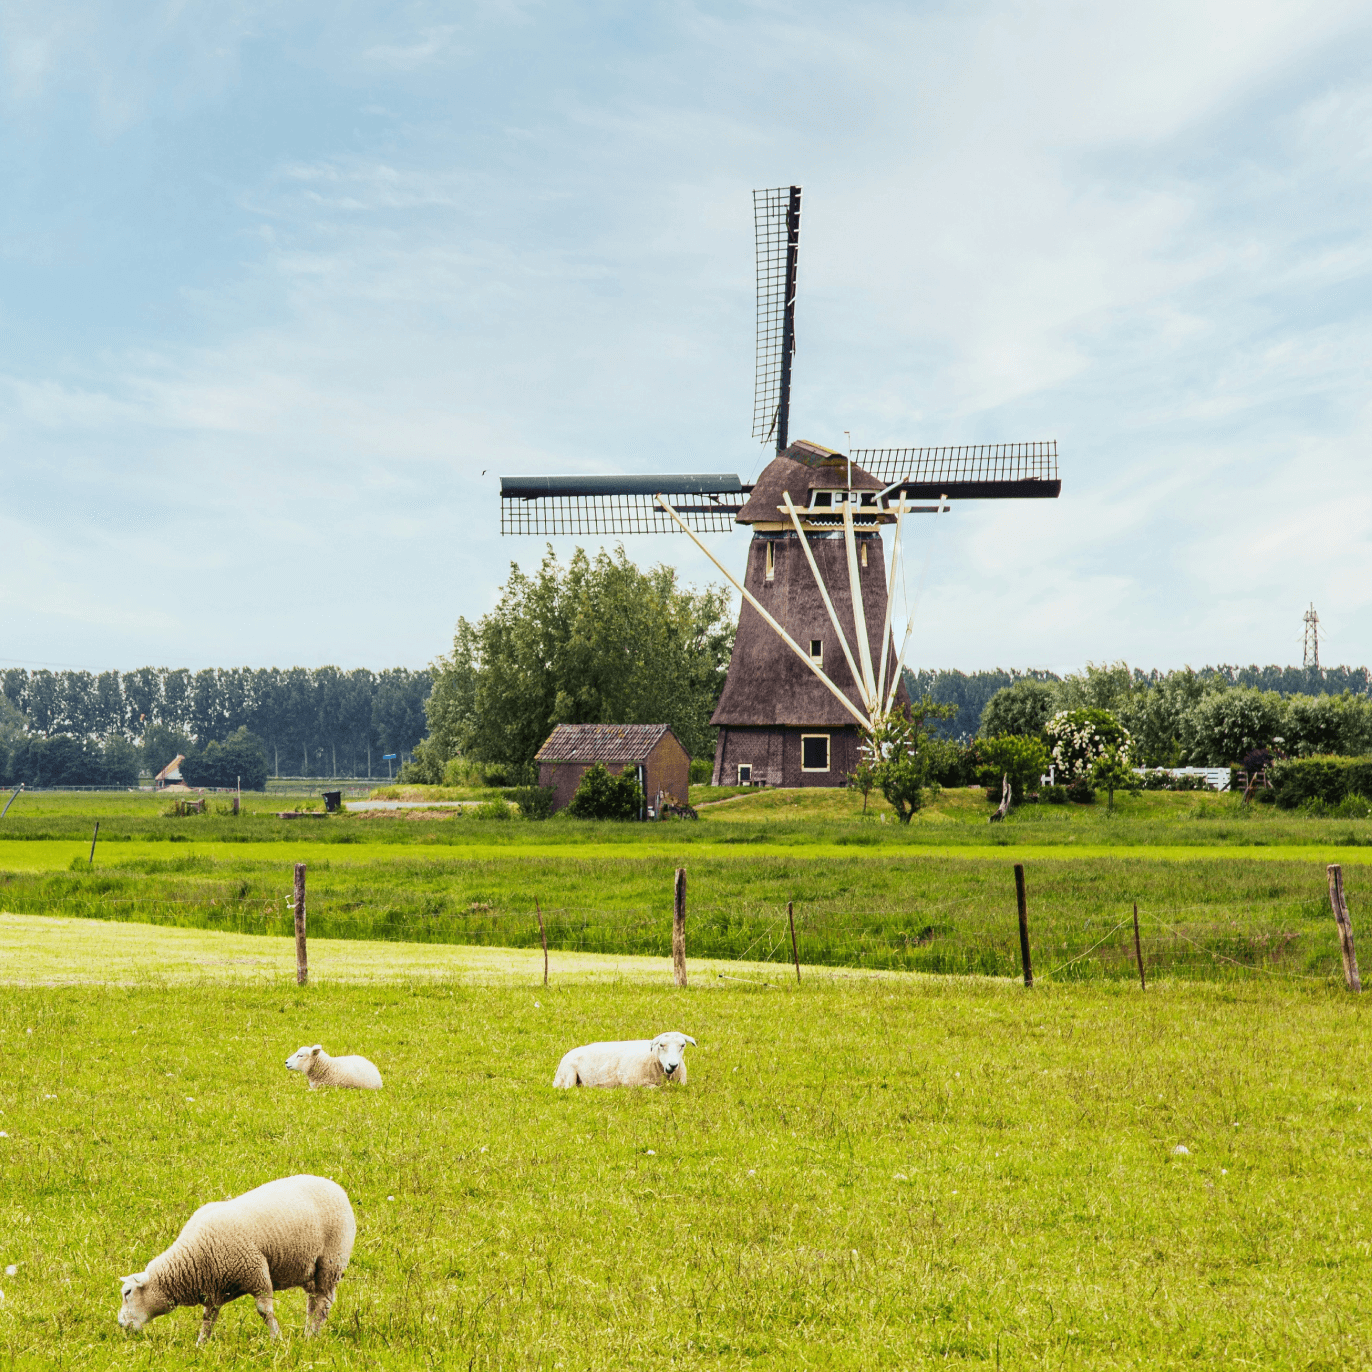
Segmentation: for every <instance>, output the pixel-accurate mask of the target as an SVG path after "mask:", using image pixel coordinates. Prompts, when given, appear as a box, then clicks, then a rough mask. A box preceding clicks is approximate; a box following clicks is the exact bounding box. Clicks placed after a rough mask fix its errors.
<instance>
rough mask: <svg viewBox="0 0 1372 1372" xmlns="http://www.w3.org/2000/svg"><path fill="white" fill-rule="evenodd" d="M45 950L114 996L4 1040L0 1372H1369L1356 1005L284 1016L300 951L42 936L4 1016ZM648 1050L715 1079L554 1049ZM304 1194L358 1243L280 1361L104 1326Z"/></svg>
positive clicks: (379, 995)
mask: <svg viewBox="0 0 1372 1372" xmlns="http://www.w3.org/2000/svg"><path fill="white" fill-rule="evenodd" d="M54 937H59V938H61V939H62V941H63V945H64V947H63V952H64V957H63V959H62V964H61V965H62V966H63V967H65V968H67V969H68V970H74V971H75V972H77V973H79V974H80V975H82V976H85V977H96V978H98V977H100V976H102V975H104V976H109V975H110V968H111V966H112V956H113V947H112V943H111V940H118V941H120V942H122V943H123V945H124V947H123V951H122V954H121V956H122V958H123V959H124V961H122V962H120V963H119V964H118V977H117V981H118V983H119V984H98V983H95V984H85V985H79V986H59V987H51V988H36V987H33V986H28V987H16V986H10V987H9V988H7V990H6V992H5V995H4V997H3V999H2V1000H0V1039H2V1041H3V1044H4V1058H5V1064H6V1066H5V1072H4V1074H3V1077H2V1078H0V1110H3V1112H4V1113H3V1115H2V1116H0V1123H2V1124H3V1129H4V1133H5V1134H6V1136H7V1137H5V1138H3V1139H0V1148H3V1150H4V1151H3V1154H2V1155H0V1156H3V1157H4V1172H3V1177H4V1181H3V1196H2V1198H0V1214H3V1217H4V1224H3V1230H0V1233H2V1234H3V1238H2V1239H0V1246H2V1247H3V1252H0V1262H3V1263H5V1264H13V1265H14V1266H15V1267H16V1268H17V1271H16V1273H15V1275H13V1276H6V1277H5V1278H4V1279H3V1283H2V1284H3V1289H4V1292H5V1299H4V1301H3V1303H0V1350H3V1354H4V1357H5V1359H6V1364H7V1365H8V1366H13V1367H19V1368H27V1367H71V1368H78V1367H79V1368H86V1367H121V1368H123V1367H127V1368H139V1367H157V1368H168V1367H170V1368H175V1367H182V1366H187V1367H189V1366H195V1367H225V1368H238V1367H259V1366H263V1365H267V1364H270V1365H271V1366H275V1367H325V1368H380V1367H387V1368H389V1367H397V1368H409V1367H444V1368H446V1367H453V1368H466V1367H511V1368H514V1367H520V1368H523V1367H538V1368H549V1369H552V1368H557V1367H562V1368H567V1369H572V1368H606V1369H609V1368H659V1367H663V1366H667V1365H672V1366H680V1367H758V1368H762V1367H775V1368H793V1367H851V1368H869V1367H892V1368H897V1367H910V1366H915V1365H923V1364H925V1363H930V1362H938V1363H940V1364H951V1365H958V1366H963V1365H967V1366H977V1367H988V1368H989V1367H993V1366H996V1365H1000V1366H1004V1367H1007V1368H1009V1367H1037V1366H1041V1365H1051V1366H1055V1367H1058V1366H1061V1367H1143V1366H1148V1367H1183V1366H1184V1367H1196V1366H1219V1365H1225V1366H1264V1367H1292V1368H1311V1367H1318V1368H1334V1367H1340V1368H1342V1367H1357V1366H1366V1365H1368V1364H1369V1362H1372V1335H1370V1334H1369V1332H1368V1331H1369V1325H1368V1322H1367V1321H1366V1320H1365V1319H1364V1318H1363V1316H1362V1311H1363V1309H1364V1307H1365V1306H1366V1304H1367V1300H1368V1297H1369V1295H1372V1206H1369V1202H1368V1199H1367V1198H1368V1194H1369V1182H1370V1181H1372V1129H1370V1128H1369V1125H1372V1108H1369V1101H1370V1100H1372V1097H1369V1093H1368V1089H1367V1044H1368V1035H1367V1030H1368V1011H1367V1010H1366V1008H1365V1004H1364V1002H1363V1001H1362V1000H1361V999H1360V998H1354V997H1351V996H1348V995H1346V994H1343V993H1339V992H1331V991H1329V990H1327V989H1325V988H1323V987H1308V986H1306V985H1304V984H1302V985H1299V986H1290V985H1286V984H1282V985H1277V986H1274V985H1269V984H1262V985H1255V986H1249V985H1232V984H1229V985H1214V984H1209V985H1206V984H1189V983H1184V982H1175V981H1163V982H1161V983H1159V984H1157V985H1155V986H1153V987H1150V989H1149V990H1148V992H1146V993H1143V992H1140V991H1139V990H1138V989H1137V987H1136V986H1131V985H1127V984H1095V985H1072V986H1064V987H1054V986H1052V985H1051V984H1050V985H1046V986H1043V987H1038V988H1035V990H1034V991H1032V992H1025V991H1024V990H1023V988H1021V987H1019V986H1017V985H1015V984H1014V983H1012V982H1009V981H997V980H988V979H983V978H928V977H918V976H916V977H911V976H889V977H874V978H865V979H863V978H858V979H854V978H852V977H842V978H835V977H834V976H832V975H830V976H827V977H826V976H825V975H824V974H822V973H816V974H814V975H813V976H809V975H807V980H806V981H805V982H804V983H803V984H802V985H801V986H800V988H799V989H797V988H796V987H795V986H794V984H793V983H789V982H786V981H785V980H780V981H777V982H776V984H775V985H773V986H771V987H763V986H761V985H760V984H756V983H750V982H743V981H728V982H724V981H720V980H719V979H718V978H717V977H711V976H709V975H702V974H701V972H700V969H699V968H698V967H694V968H693V982H692V985H691V986H690V987H688V989H687V990H685V991H678V990H676V989H674V988H672V987H670V986H669V985H667V984H666V983H667V981H668V972H667V967H666V964H665V963H662V962H659V963H656V964H650V963H646V962H629V963H626V964H625V965H624V966H623V971H622V973H621V974H619V975H615V974H613V972H609V971H608V970H607V969H609V968H611V967H612V966H613V964H611V963H609V962H607V961H605V960H601V961H598V962H595V963H594V965H593V966H583V965H581V963H580V962H579V961H578V960H577V959H574V958H568V959H567V960H566V961H565V963H564V964H563V965H561V966H559V965H558V963H557V962H556V961H555V962H554V974H553V979H552V984H551V985H550V986H549V987H548V988H546V989H545V988H543V987H542V986H541V985H540V984H539V982H538V977H539V976H540V975H541V959H528V958H525V960H524V962H523V963H520V964H513V963H512V964H509V965H506V966H500V965H497V964H493V963H491V962H490V960H489V956H490V955H489V954H488V953H487V952H486V951H485V950H468V949H454V948H443V949H432V950H429V951H428V952H427V953H421V954H412V953H408V952H406V953H404V954H403V957H404V958H406V959H412V958H414V957H415V956H423V957H425V958H427V959H428V964H426V965H422V966H421V965H420V964H419V963H417V962H414V961H410V962H408V963H405V962H398V961H395V960H394V959H396V957H397V950H396V949H395V948H394V947H393V946H391V945H380V946H378V945H364V944H356V945H353V946H352V947H351V949H350V950H347V951H348V952H349V957H350V958H351V961H350V962H349V963H348V965H347V966H346V967H345V966H339V967H337V968H335V969H333V974H332V975H331V972H330V971H329V970H326V964H325V963H324V962H323V961H321V964H320V971H319V974H318V984H315V985H311V986H310V987H308V988H305V989H303V990H299V989H297V988H296V987H295V986H294V985H293V984H292V983H291V982H290V981H289V980H288V979H287V978H286V977H285V976H283V975H282V971H283V970H284V969H285V968H288V967H289V965H290V952H289V945H288V944H286V943H285V942H284V941H283V940H267V939H260V938H259V939H247V938H237V937H235V936H232V935H218V934H211V933H200V932H186V931H179V930H160V929H143V930H141V931H139V930H135V929H133V928H124V927H121V928H113V927H111V926H108V925H102V924H96V925H89V924H86V923H84V922H80V921H51V920H40V919H27V920H26V919H23V918H12V919H9V920H6V921H3V922H0V941H3V946H4V949H5V952H6V961H5V967H6V969H7V975H8V973H9V969H11V968H14V967H19V968H21V969H22V970H23V971H25V972H26V973H28V974H32V973H34V972H39V973H41V972H42V970H43V969H44V968H45V967H47V968H49V969H51V967H52V965H53V958H54V950H53V947H52V943H53V939H54ZM102 940H103V941H102ZM88 942H89V946H87V945H88ZM264 946H265V947H266V948H268V949H270V950H273V951H272V953H271V956H272V957H274V958H275V959H276V963H275V966H268V967H266V968H264V969H263V968H259V969H256V970H255V971H253V972H252V973H251V976H250V978H245V975H244V969H243V968H242V966H241V965H239V964H238V963H236V961H235V959H236V958H237V957H239V956H249V957H250V956H252V954H251V952H249V953H247V954H243V953H242V949H243V948H245V947H246V948H248V949H249V950H251V949H252V948H262V947H264ZM188 956H190V957H191V958H192V960H194V959H196V958H199V960H200V961H199V964H198V965H197V966H195V967H194V968H193V969H192V974H193V980H191V981H190V982H187V981H186V980H185V977H186V975H187V962H186V959H187V957H188ZM520 956H523V955H520ZM373 960H375V963H376V968H377V970H378V971H379V973H380V979H370V978H369V974H368V972H367V970H366V968H367V964H368V963H369V962H372V961H373ZM388 960H390V961H388ZM439 964H441V965H439ZM753 970H757V969H753ZM764 970H765V969H764ZM809 971H810V969H807V974H808V973H809ZM607 975H608V976H609V979H608V980H607V979H606V977H607ZM666 1027H678V1028H681V1029H683V1030H684V1031H686V1032H688V1033H691V1034H693V1035H694V1036H695V1037H696V1038H698V1039H699V1041H700V1046H699V1048H698V1049H697V1050H695V1051H694V1052H693V1053H691V1055H690V1057H689V1065H690V1073H691V1080H690V1082H689V1084H688V1085H687V1086H686V1087H684V1088H668V1089H663V1090H647V1091H619V1092H598V1091H578V1092H571V1093H561V1092H556V1093H555V1092H554V1091H553V1090H552V1089H551V1087H550V1084H549V1083H550V1082H551V1078H552V1073H553V1070H554V1068H555V1066H556V1064H557V1059H558V1057H559V1056H560V1055H561V1053H562V1052H563V1051H564V1050H565V1049H566V1048H567V1047H569V1046H571V1045H573V1044H575V1043H578V1042H583V1041H587V1040H589V1039H594V1038H598V1037H612V1036H619V1035H631V1034H632V1035H637V1034H640V1033H643V1034H646V1033H649V1032H652V1031H655V1030H658V1029H662V1028H666ZM316 1041H322V1042H324V1043H325V1044H326V1046H329V1047H332V1048H335V1049H336V1050H337V1051H362V1052H365V1053H367V1054H368V1055H369V1056H371V1057H372V1058H373V1059H374V1060H375V1061H377V1063H378V1064H379V1065H380V1067H381V1069H382V1072H383V1074H384V1076H385V1078H386V1082H387V1085H386V1088H385V1090H384V1091H382V1092H381V1093H379V1094H376V1095H372V1094H370V1093H344V1092H337V1093H332V1094H326V1093H322V1092H314V1093H311V1092H308V1091H307V1090H306V1089H305V1086H304V1083H303V1082H302V1081H301V1080H300V1079H299V1078H297V1077H294V1076H292V1075H289V1074H287V1073H286V1072H285V1070H284V1068H283V1066H282V1064H283V1061H284V1059H285V1057H286V1055H287V1054H288V1053H289V1052H290V1051H291V1050H293V1049H294V1048H295V1047H297V1046H298V1045H299V1044H301V1043H306V1042H316ZM1178 1145H1181V1146H1183V1147H1185V1148H1186V1149H1187V1150H1189V1151H1188V1153H1187V1154H1185V1155H1177V1154H1175V1153H1174V1151H1173V1150H1174V1149H1175V1148H1176V1147H1177V1146H1178ZM294 1171H314V1172H318V1173H320V1174H323V1175H328V1176H332V1177H333V1178H335V1179H336V1180H338V1181H339V1182H340V1183H342V1184H343V1185H344V1186H345V1188H346V1189H347V1190H348V1191H349V1194H350V1195H351V1197H352V1200H353V1204H354V1207H355V1210H356V1213H357V1218H358V1243H357V1248H356V1252H355V1256H354V1260H353V1264H352V1267H351V1269H350V1271H349V1273H348V1275H347V1276H346V1277H345V1279H344V1281H343V1283H342V1285H341V1287H340V1295H339V1300H338V1303H337V1305H336V1306H335V1309H334V1312H333V1315H332V1317H331V1320H330V1322H329V1324H328V1325H327V1326H326V1331H325V1333H324V1335H323V1336H322V1337H321V1338H320V1339H319V1340H316V1341H314V1342H313V1343H307V1342H305V1341H304V1340H303V1339H302V1338H301V1336H300V1329H299V1326H300V1325H301V1323H302V1322H303V1297H302V1295H301V1294H300V1293H299V1292H292V1293H286V1294H285V1295H283V1296H282V1297H281V1298H280V1299H279V1301H278V1313H279V1314H280V1315H281V1319H282V1324H283V1327H285V1330H286V1335H285V1339H284V1340H283V1343H282V1345H281V1346H279V1347H278V1348H276V1349H272V1348H270V1347H269V1345H268V1344H267V1341H266V1338H265V1334H264V1332H263V1329H262V1327H261V1323H260V1321H259V1320H258V1318H257V1315H256V1313H255V1312H254V1311H253V1309H252V1305H251V1302H249V1301H238V1302H236V1303H235V1304H233V1305H231V1306H230V1307H229V1308H228V1309H227V1310H226V1312H225V1314H224V1316H223V1317H222V1318H221V1320H220V1322H219V1326H218V1329H217V1331H216V1335H215V1339H214V1342H213V1343H212V1344H211V1345H210V1346H209V1347H208V1348H207V1349H205V1350H202V1351H199V1352H197V1351H196V1350H195V1348H194V1338H195V1333H196V1330H197V1326H198V1313H197V1312H194V1311H191V1310H185V1309H183V1310H180V1311H177V1312H175V1313H173V1314H171V1315H169V1316H166V1317H164V1318H162V1319H160V1320H158V1321H156V1322H154V1323H153V1324H152V1325H150V1326H149V1328H148V1329H147V1331H145V1332H144V1333H143V1334H141V1335H133V1334H129V1333H126V1332H125V1331H123V1330H121V1329H120V1328H119V1327H118V1326H117V1324H116V1323H115V1316H116V1314H117V1310H118V1304H119V1298H118V1289H117V1286H116V1279H117V1278H118V1277H119V1276H121V1275H122V1274H123V1273H125V1272H129V1271H133V1270H136V1269H138V1268H140V1267H141V1266H142V1265H143V1264H145V1263H146V1262H147V1260H148V1259H149V1258H150V1257H152V1256H154V1255H155V1254H156V1253H157V1252H160V1251H161V1250H162V1249H163V1248H164V1247H165V1246H166V1245H167V1244H169V1243H170V1242H171V1240H172V1239H173V1238H174V1237H175V1234H176V1232H177V1230H178V1229H179V1227H180V1225H181V1224H182V1223H183V1222H184V1220H185V1219H186V1218H187V1217H188V1216H189V1214H190V1212H191V1211H192V1210H193V1209H194V1208H195V1207H196V1206H197V1205H198V1204H200V1203H202V1202H204V1201H206V1200H211V1199H217V1198H221V1197H223V1196H226V1195H230V1194H234V1193H237V1192H239V1191H242V1190H245V1189H247V1188H248V1187H251V1186H253V1185H256V1184H258V1183H259V1182H261V1181H263V1180H266V1179H268V1178H270V1177H273V1176H279V1175H285V1174H289V1173H290V1172H294Z"/></svg>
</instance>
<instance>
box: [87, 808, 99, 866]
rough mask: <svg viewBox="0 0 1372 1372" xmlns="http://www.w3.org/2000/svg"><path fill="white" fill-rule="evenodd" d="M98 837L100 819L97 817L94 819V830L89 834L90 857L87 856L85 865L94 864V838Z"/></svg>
mask: <svg viewBox="0 0 1372 1372" xmlns="http://www.w3.org/2000/svg"><path fill="white" fill-rule="evenodd" d="M99 837H100V821H99V820H98V819H97V820H96V821H95V832H94V833H93V834H92V835H91V855H90V857H88V858H87V859H86V866H87V867H93V866H94V865H95V840H96V839H98V838H99Z"/></svg>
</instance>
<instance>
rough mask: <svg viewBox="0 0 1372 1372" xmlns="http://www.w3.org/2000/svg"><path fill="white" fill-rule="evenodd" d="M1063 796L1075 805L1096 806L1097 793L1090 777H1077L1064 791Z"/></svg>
mask: <svg viewBox="0 0 1372 1372" xmlns="http://www.w3.org/2000/svg"><path fill="white" fill-rule="evenodd" d="M1063 794H1064V795H1065V796H1066V797H1067V799H1068V800H1070V801H1071V802H1072V804H1073V805H1094V804H1095V803H1096V793H1095V790H1094V789H1093V788H1092V786H1091V782H1090V779H1089V778H1088V777H1077V778H1076V779H1075V780H1073V781H1072V782H1071V783H1069V784H1068V785H1067V786H1066V787H1065V788H1064V790H1063Z"/></svg>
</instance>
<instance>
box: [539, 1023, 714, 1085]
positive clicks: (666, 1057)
mask: <svg viewBox="0 0 1372 1372" xmlns="http://www.w3.org/2000/svg"><path fill="white" fill-rule="evenodd" d="M688 1043H689V1044H690V1045H691V1047H692V1048H694V1047H695V1046H696V1041H695V1039H693V1038H692V1037H691V1036H690V1035H689V1034H678V1033H677V1032H676V1031H675V1030H673V1031H672V1032H670V1033H666V1034H659V1035H658V1036H657V1037H656V1038H655V1039H626V1040H624V1041H623V1042H621V1043H588V1044H586V1045H585V1046H584V1047H582V1048H573V1049H572V1051H571V1052H570V1053H568V1054H567V1055H566V1056H565V1057H564V1058H563V1059H562V1061H561V1062H560V1063H558V1066H557V1075H556V1076H555V1077H554V1078H553V1085H554V1086H660V1085H661V1084H662V1083H663V1082H664V1081H673V1082H679V1083H680V1084H681V1085H683V1086H684V1085H685V1084H686V1058H685V1056H684V1054H685V1052H686V1045H687V1044H688Z"/></svg>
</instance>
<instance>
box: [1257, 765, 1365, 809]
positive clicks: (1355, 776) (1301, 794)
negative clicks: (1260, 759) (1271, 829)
mask: <svg viewBox="0 0 1372 1372" xmlns="http://www.w3.org/2000/svg"><path fill="white" fill-rule="evenodd" d="M1269 775H1270V776H1271V778H1272V785H1273V788H1274V789H1275V791H1276V799H1277V804H1278V805H1280V806H1281V807H1282V809H1284V810H1294V809H1296V808H1297V807H1298V806H1304V805H1308V804H1310V803H1311V802H1319V803H1320V804H1321V805H1325V806H1336V805H1338V804H1339V803H1340V802H1341V801H1343V800H1344V799H1345V797H1347V796H1367V797H1372V758H1366V757H1300V758H1289V759H1287V760H1286V761H1284V762H1275V763H1273V764H1272V767H1271V769H1270V773H1269Z"/></svg>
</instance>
